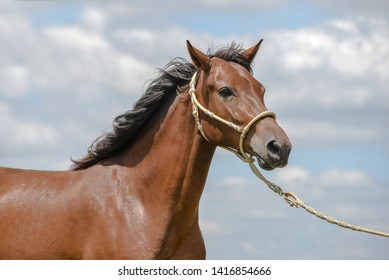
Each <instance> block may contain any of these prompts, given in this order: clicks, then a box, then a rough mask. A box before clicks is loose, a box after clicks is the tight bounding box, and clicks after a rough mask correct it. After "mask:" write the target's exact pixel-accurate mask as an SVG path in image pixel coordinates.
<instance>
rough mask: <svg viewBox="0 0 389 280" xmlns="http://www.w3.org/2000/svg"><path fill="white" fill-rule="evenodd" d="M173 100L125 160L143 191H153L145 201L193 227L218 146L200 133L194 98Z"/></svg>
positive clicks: (185, 97) (161, 111)
mask: <svg viewBox="0 0 389 280" xmlns="http://www.w3.org/2000/svg"><path fill="white" fill-rule="evenodd" d="M172 99H173V100H169V101H168V102H165V104H164V105H163V106H162V107H161V109H160V110H159V111H158V112H157V113H156V114H155V116H153V117H152V119H151V120H150V121H148V124H147V125H146V126H145V127H144V128H143V129H142V132H141V133H140V134H139V136H138V138H137V139H135V141H134V143H133V144H132V145H131V147H130V148H129V149H127V151H126V152H125V153H124V155H123V157H122V160H123V161H124V162H125V165H126V166H131V167H132V168H134V169H135V170H134V171H135V172H136V174H138V175H137V176H139V177H138V178H137V180H140V182H142V183H141V184H140V185H141V186H142V188H143V192H147V193H145V195H144V196H143V197H145V200H149V201H150V203H152V204H153V205H154V207H155V208H158V210H157V211H158V213H165V214H166V215H167V216H169V217H167V218H168V219H174V220H175V221H176V222H177V223H181V222H186V223H187V224H190V223H191V222H192V223H193V222H194V221H195V220H197V213H198V204H199V201H200V197H201V194H202V192H203V188H204V184H205V181H206V178H207V175H208V170H209V167H210V164H211V160H212V157H213V154H214V152H215V149H216V147H215V146H214V145H211V144H210V143H208V142H207V141H206V140H205V139H204V138H203V137H202V136H201V135H200V134H199V133H198V130H197V125H196V123H195V121H194V118H193V116H192V105H191V102H190V99H189V97H188V96H179V95H176V96H174V97H172ZM145 203H147V201H146V202H145ZM181 226H183V227H186V226H188V225H184V224H182V225H181Z"/></svg>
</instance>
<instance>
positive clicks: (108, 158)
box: [0, 44, 290, 259]
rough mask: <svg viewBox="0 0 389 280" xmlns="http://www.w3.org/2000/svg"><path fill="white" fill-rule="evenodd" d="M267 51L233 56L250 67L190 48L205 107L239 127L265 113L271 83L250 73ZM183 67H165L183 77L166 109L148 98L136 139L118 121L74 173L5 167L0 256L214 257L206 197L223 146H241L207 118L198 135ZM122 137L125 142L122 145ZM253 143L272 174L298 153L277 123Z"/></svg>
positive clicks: (263, 125)
mask: <svg viewBox="0 0 389 280" xmlns="http://www.w3.org/2000/svg"><path fill="white" fill-rule="evenodd" d="M258 48H259V44H257V45H256V46H255V47H253V48H250V49H249V50H247V51H245V52H243V53H242V52H239V51H238V50H234V51H236V54H234V55H236V56H238V58H239V59H240V60H242V61H243V62H244V66H242V65H241V64H240V63H236V62H229V61H228V60H227V59H224V60H223V59H221V58H217V57H215V58H211V57H209V56H207V55H205V54H203V53H201V52H200V51H199V50H197V49H195V48H193V47H191V46H190V45H188V49H189V53H190V55H191V57H192V60H193V62H194V66H195V67H196V68H197V69H198V70H197V71H200V72H201V73H202V74H201V76H200V78H199V80H198V90H199V94H198V97H197V98H198V101H199V102H200V103H201V104H204V105H205V106H207V107H209V108H211V109H212V110H213V112H215V113H217V114H218V115H220V116H222V117H224V118H227V119H232V120H233V121H235V122H236V123H238V124H247V123H248V122H249V121H250V119H252V118H253V117H254V116H255V114H257V113H259V112H261V111H264V110H266V107H265V106H264V104H263V91H264V90H263V87H262V85H261V84H260V83H259V82H257V81H256V80H255V79H254V78H253V77H252V75H251V74H250V72H249V70H250V69H249V65H250V64H251V62H252V60H253V58H254V56H255V54H256V52H257V50H258ZM229 51H230V52H231V50H229ZM227 54H228V55H230V53H229V52H228V53H227ZM238 62H239V61H238ZM184 66H185V67H186V68H185V69H186V70H182V69H181V70H180V68H178V67H173V68H172V69H170V70H171V71H168V70H166V69H165V70H164V71H165V72H164V74H163V75H165V76H163V77H165V78H166V77H168V78H169V77H170V76H172V75H175V76H174V78H171V77H170V78H169V79H171V80H174V82H172V84H171V85H170V86H169V90H170V91H171V93H170V94H165V93H164V95H163V96H162V97H163V101H158V102H159V103H158V104H159V105H158V106H157V105H155V106H154V105H153V106H151V105H150V104H154V103H155V102H157V101H153V102H151V101H150V99H151V98H152V97H150V96H146V94H145V98H143V99H141V100H142V104H146V105H144V106H143V107H141V108H140V109H141V110H138V111H139V112H141V113H142V110H143V111H145V112H146V113H147V114H149V115H150V116H149V117H147V118H145V119H144V120H143V122H142V123H141V124H138V123H137V122H134V125H137V126H138V127H140V128H139V129H137V132H136V133H132V132H131V133H130V134H123V133H122V132H123V131H124V132H126V133H127V131H126V130H128V129H124V130H123V129H122V128H121V127H122V124H121V123H119V124H118V127H119V128H118V129H117V130H116V131H115V133H111V134H108V135H106V137H105V138H102V139H100V138H99V139H98V140H96V141H97V142H95V143H94V144H92V146H91V149H90V151H89V154H88V155H87V156H86V157H84V158H83V159H81V160H80V161H76V164H75V167H74V168H73V170H68V171H32V170H20V169H11V168H0V258H3V259H204V258H205V246H204V241H203V238H202V234H201V231H200V228H199V224H198V207H199V201H200V198H201V194H202V192H203V188H204V185H205V182H206V178H207V174H208V170H209V167H210V164H211V161H212V157H213V154H214V152H215V149H216V147H217V146H229V147H234V148H237V146H238V144H237V143H239V136H240V135H239V133H237V132H236V131H233V130H231V128H230V127H228V126H226V125H219V124H218V123H217V122H215V120H214V119H212V118H211V117H208V116H202V119H201V125H202V126H203V127H204V130H203V131H202V133H199V130H198V129H199V128H198V125H199V123H198V122H197V119H196V120H195V119H194V118H193V116H192V110H193V107H192V103H191V97H190V95H189V94H188V93H187V91H188V79H190V77H191V75H192V74H193V73H194V71H195V70H194V67H193V65H189V66H188V65H184ZM180 71H182V72H180ZM184 72H185V74H184ZM189 75H190V76H189ZM182 76H185V79H182ZM228 76H230V78H228ZM231 76H232V77H231ZM176 80H180V82H179V83H177V82H176ZM164 82H166V80H163V81H162V82H161V84H163V83H164ZM154 85H155V86H156V88H157V89H160V88H161V87H162V88H163V91H166V90H167V89H166V88H164V87H163V86H161V85H159V84H157V83H155V84H154ZM223 85H229V87H230V91H231V92H233V96H232V97H231V96H227V95H230V94H229V92H227V93H228V94H227V93H226V92H223V93H222V92H221V91H222V89H223V91H225V87H223ZM219 89H220V90H219ZM213 91H214V92H213ZM158 99H159V100H160V97H159V96H158ZM136 106H137V105H136ZM136 106H135V108H134V110H133V111H131V112H130V114H128V115H124V116H123V118H122V119H124V120H125V122H127V121H128V120H132V119H134V117H133V116H134V115H136V114H135V113H136V109H137V108H136ZM230 107H235V108H234V109H231V108H230ZM149 108H153V109H149ZM150 112H151V113H150ZM142 114H144V113H142ZM129 115H131V117H129ZM253 127H254V126H253ZM120 129H122V130H120ZM132 134H134V135H133V136H131V137H130V136H128V135H132ZM205 135H206V136H205ZM115 137H116V138H115ZM112 139H116V140H112ZM118 139H119V140H120V141H121V142H123V141H122V140H124V143H125V145H122V144H120V148H118V149H117V145H116V144H117V143H119V141H118ZM108 140H109V141H108ZM107 143H108V144H107ZM104 145H107V147H108V152H107V147H106V146H104ZM115 145H116V146H115ZM244 146H245V147H244V148H245V150H246V151H248V152H249V153H250V154H252V155H254V156H258V157H260V158H261V164H262V165H263V166H264V167H266V168H275V167H278V166H284V165H286V162H287V156H288V154H289V151H290V143H289V141H288V138H287V137H286V135H285V133H284V132H283V130H282V129H281V128H280V127H279V126H278V125H277V124H276V122H275V120H274V118H272V117H267V118H266V119H262V120H261V121H260V122H258V123H256V125H255V127H254V128H253V129H251V130H250V131H249V133H248V135H247V141H245V142H244ZM111 148H114V149H111Z"/></svg>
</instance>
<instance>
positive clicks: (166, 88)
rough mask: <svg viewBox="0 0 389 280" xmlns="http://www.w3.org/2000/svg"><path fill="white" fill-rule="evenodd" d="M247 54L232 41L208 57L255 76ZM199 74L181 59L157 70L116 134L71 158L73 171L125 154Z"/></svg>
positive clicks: (116, 126) (120, 120)
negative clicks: (147, 125) (157, 114)
mask: <svg viewBox="0 0 389 280" xmlns="http://www.w3.org/2000/svg"><path fill="white" fill-rule="evenodd" d="M243 51H244V49H242V47H241V45H240V44H236V43H235V42H232V43H231V44H230V45H229V46H227V47H225V48H221V49H219V50H217V51H216V52H214V53H212V51H211V49H209V50H208V56H209V57H211V58H213V57H217V58H221V59H223V60H225V61H229V62H235V63H238V64H240V65H242V66H243V67H244V68H246V69H247V70H248V71H249V72H250V73H252V69H251V65H250V62H249V61H248V60H247V59H246V58H245V57H244V56H243V55H242V52H243ZM195 71H196V69H195V66H194V65H193V64H192V63H190V62H188V61H187V60H186V59H184V58H180V57H178V58H174V59H172V60H171V61H170V62H169V63H168V64H167V65H166V66H165V67H163V68H161V69H157V77H156V78H155V79H154V80H152V81H151V82H150V84H149V86H148V87H147V89H146V91H145V93H144V95H143V96H142V97H141V98H140V99H139V100H138V101H137V102H136V103H135V105H134V107H133V108H132V109H131V110H129V111H127V112H125V113H124V114H121V115H119V116H117V117H116V118H115V119H114V121H113V127H112V131H110V132H108V133H106V134H104V135H102V136H100V137H98V138H97V139H96V140H94V141H93V143H92V144H91V145H90V147H89V148H88V153H87V154H86V155H85V156H84V157H82V158H81V159H78V160H74V159H71V160H72V162H73V165H72V170H83V169H86V168H88V167H90V166H93V165H95V164H96V163H98V162H100V161H101V160H104V159H107V158H110V157H112V156H115V155H117V154H118V153H120V152H121V151H123V150H124V149H125V148H126V147H127V146H128V145H129V144H130V143H131V141H132V140H133V139H134V137H135V135H136V134H137V133H138V132H139V131H140V129H141V128H142V127H143V126H144V124H145V123H146V122H147V121H148V120H149V119H150V117H151V116H152V115H153V114H154V112H155V111H156V110H157V109H158V108H159V107H160V106H161V104H163V102H164V101H165V100H167V99H168V97H169V96H171V95H173V94H176V91H177V88H180V87H183V86H185V85H187V84H189V82H190V80H191V78H192V76H193V75H194V73H195Z"/></svg>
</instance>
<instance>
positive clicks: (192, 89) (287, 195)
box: [189, 72, 389, 237]
mask: <svg viewBox="0 0 389 280" xmlns="http://www.w3.org/2000/svg"><path fill="white" fill-rule="evenodd" d="M196 83H197V72H195V74H194V75H193V77H192V79H191V81H190V84H189V95H190V98H191V100H192V104H193V116H194V118H195V120H196V123H197V127H198V129H199V131H200V133H201V134H202V135H203V137H204V138H205V139H206V140H207V141H209V140H208V139H207V137H206V136H205V133H204V129H203V126H202V124H201V120H200V115H199V109H200V110H201V111H202V112H203V113H205V114H206V115H207V116H209V117H211V118H213V119H215V120H217V121H219V122H221V123H223V124H225V125H227V126H229V127H231V128H233V129H235V130H236V131H238V132H239V133H240V140H239V150H237V149H234V148H231V147H221V148H223V149H226V150H228V151H230V152H232V153H234V154H235V155H237V156H238V157H239V158H240V159H241V160H242V161H244V162H246V163H248V164H249V166H250V169H251V171H252V172H253V173H254V175H255V176H257V177H258V178H259V179H261V180H262V181H263V182H264V183H265V184H266V185H267V186H268V187H269V188H270V189H271V190H272V191H273V192H275V193H277V194H278V195H280V196H281V197H282V198H283V199H284V200H285V201H286V202H287V203H288V204H289V205H290V206H292V207H296V208H298V207H301V208H303V209H305V211H307V212H308V213H310V214H313V215H314V216H316V217H318V218H320V219H323V220H325V221H327V222H329V223H332V224H335V225H338V226H340V227H343V228H347V229H351V230H354V231H361V232H365V233H369V234H375V235H379V236H383V237H389V234H388V233H385V232H381V231H376V230H371V229H367V228H363V227H360V226H356V225H352V224H349V223H347V222H344V221H340V220H336V219H335V218H333V217H331V216H327V215H324V214H323V213H321V212H319V211H316V210H315V209H313V208H312V207H310V206H308V205H306V204H305V203H304V202H303V201H302V200H301V199H300V198H299V197H298V196H297V195H296V194H294V193H292V192H284V191H283V190H282V188H281V187H279V186H277V185H276V184H274V183H272V182H270V181H269V180H267V179H266V178H265V177H264V176H263V175H262V174H261V172H260V171H259V170H258V168H257V167H256V166H255V164H254V162H255V159H254V158H253V156H251V155H250V156H248V155H247V153H246V152H245V150H244V147H243V145H244V139H245V138H246V134H247V132H248V131H249V130H250V128H251V126H252V125H253V124H254V123H256V122H257V121H259V120H260V119H263V118H265V117H268V116H271V117H273V118H275V117H276V114H275V113H274V112H271V111H264V112H262V113H260V114H259V115H257V116H256V117H254V118H253V119H252V120H251V121H250V122H249V123H248V124H247V125H246V126H245V127H244V128H241V127H240V126H238V125H236V124H234V123H233V122H229V121H226V120H225V119H223V118H221V117H219V116H217V115H216V114H214V113H213V112H211V111H210V110H208V109H206V108H205V107H204V106H202V105H201V104H200V102H199V101H198V100H197V98H196Z"/></svg>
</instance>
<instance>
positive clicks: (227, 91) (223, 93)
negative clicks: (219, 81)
mask: <svg viewBox="0 0 389 280" xmlns="http://www.w3.org/2000/svg"><path fill="white" fill-rule="evenodd" d="M219 95H220V96H221V97H223V98H224V99H227V98H229V97H231V96H234V95H235V94H234V92H233V91H232V89H230V88H229V87H222V88H221V89H219Z"/></svg>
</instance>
